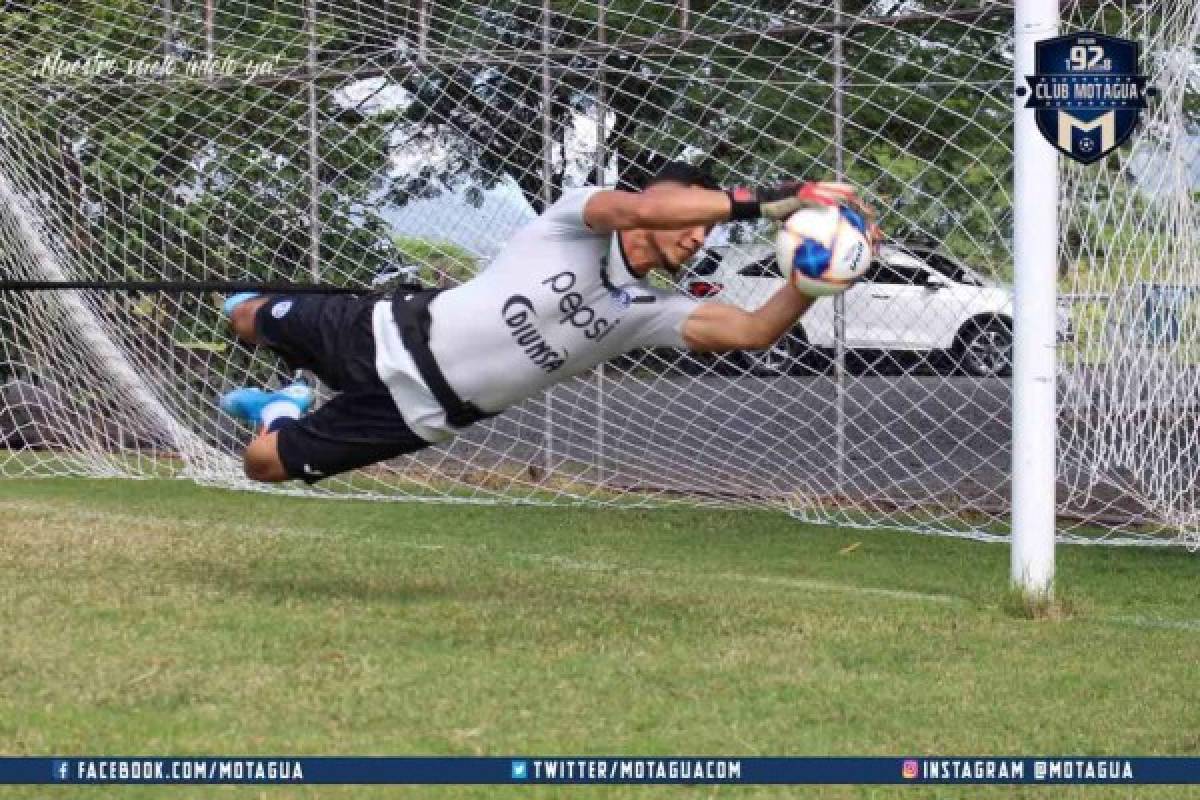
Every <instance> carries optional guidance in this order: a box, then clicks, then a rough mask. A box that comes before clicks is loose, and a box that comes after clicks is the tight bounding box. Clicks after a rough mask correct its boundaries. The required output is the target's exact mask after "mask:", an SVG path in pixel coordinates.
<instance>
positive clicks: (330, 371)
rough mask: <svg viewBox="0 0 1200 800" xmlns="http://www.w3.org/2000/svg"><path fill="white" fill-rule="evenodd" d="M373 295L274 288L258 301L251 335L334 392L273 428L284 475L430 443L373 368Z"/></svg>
mask: <svg viewBox="0 0 1200 800" xmlns="http://www.w3.org/2000/svg"><path fill="white" fill-rule="evenodd" d="M378 299H379V298H378V297H374V296H367V297H353V296H350V295H316V294H313V295H307V294H306V295H280V296H276V297H271V298H270V299H269V300H268V301H267V302H266V303H264V304H263V305H262V307H261V308H259V310H258V313H257V314H256V315H255V319H254V324H255V329H256V332H257V334H258V341H259V342H260V343H261V344H262V345H264V346H266V347H269V348H270V349H272V350H274V351H275V352H276V353H277V354H279V356H280V357H282V358H283V360H284V361H286V362H287V364H288V366H289V367H290V368H291V369H293V370H297V369H306V370H310V371H311V372H313V373H315V374H316V375H317V377H318V378H320V379H321V381H322V382H323V383H324V384H325V385H327V386H329V387H330V388H332V389H335V390H336V391H338V392H339V394H337V395H335V396H334V397H333V398H332V399H330V400H329V401H328V402H326V403H325V404H324V405H322V406H321V407H320V408H318V409H317V410H316V411H313V412H312V413H310V414H306V415H304V416H303V417H301V418H300V419H298V420H296V421H295V422H293V423H291V424H285V425H284V426H283V427H281V428H279V429H278V433H279V459H280V461H282V462H283V466H284V469H286V470H287V474H288V477H289V478H297V479H300V480H303V481H305V482H306V483H316V482H317V481H319V480H321V479H322V478H328V477H329V476H330V475H336V474H338V473H339V472H346V471H347V470H351V469H356V468H358V467H364V466H367V465H368V464H374V463H377V462H379V461H386V460H387V459H389V458H396V457H397V456H402V455H405V454H407V453H415V452H417V451H418V450H423V449H425V448H426V447H429V442H427V441H425V440H424V439H422V438H421V437H420V436H418V435H417V434H415V433H413V432H412V430H410V429H409V427H408V424H407V423H406V422H405V421H404V417H402V416H401V415H400V412H399V410H397V408H396V403H395V401H394V400H392V395H391V393H390V392H389V391H388V389H387V387H386V386H385V385H384V384H383V381H381V380H379V374H378V373H377V372H376V371H375V334H374V330H373V328H372V323H371V317H372V313H373V311H374V307H375V303H376V302H377V301H378Z"/></svg>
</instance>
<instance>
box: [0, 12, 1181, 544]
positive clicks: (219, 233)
mask: <svg viewBox="0 0 1200 800" xmlns="http://www.w3.org/2000/svg"><path fill="white" fill-rule="evenodd" d="M1061 5H1062V18H1063V22H1062V31H1063V32H1064V33H1067V32H1071V31H1074V30H1082V29H1091V30H1097V31H1100V32H1103V33H1107V34H1110V35H1115V36H1122V37H1127V38H1131V39H1134V40H1136V41H1137V42H1139V44H1140V45H1141V52H1142V64H1141V69H1142V71H1143V72H1144V73H1146V74H1147V75H1148V76H1149V82H1150V84H1152V85H1153V86H1154V87H1156V89H1157V90H1158V94H1157V96H1156V97H1155V98H1153V99H1152V101H1151V102H1150V107H1149V109H1148V110H1147V111H1146V113H1145V115H1144V117H1143V121H1142V124H1141V128H1140V131H1139V132H1138V134H1136V136H1135V137H1134V139H1133V143H1132V144H1131V145H1125V146H1123V147H1122V148H1120V149H1119V150H1118V151H1117V152H1116V153H1114V154H1113V155H1111V156H1110V157H1108V158H1107V159H1105V160H1103V161H1102V162H1100V163H1099V164H1096V165H1093V166H1087V167H1085V166H1082V165H1079V164H1075V163H1073V162H1069V161H1067V160H1065V159H1064V160H1063V162H1062V165H1061V173H1062V174H1061V197H1060V204H1059V206H1060V228H1061V231H1062V235H1061V241H1060V242H1059V248H1058V251H1059V292H1060V306H1061V308H1060V320H1059V326H1060V331H1059V332H1060V334H1061V341H1060V342H1059V344H1058V354H1059V412H1058V425H1057V431H1046V435H1047V436H1055V435H1056V436H1057V441H1058V452H1059V461H1058V466H1057V470H1058V473H1057V474H1058V485H1057V504H1058V510H1059V514H1060V517H1061V524H1060V528H1059V529H1060V531H1062V532H1063V535H1064V536H1068V537H1075V538H1079V539H1084V540H1088V541H1091V540H1096V539H1099V540H1103V541H1109V542H1141V543H1165V542H1169V543H1183V544H1190V545H1195V544H1197V543H1198V542H1200V538H1198V533H1197V532H1198V530H1200V518H1198V517H1200V514H1198V510H1197V485H1198V484H1200V463H1198V460H1200V446H1198V445H1200V424H1198V422H1200V416H1198V412H1200V317H1198V311H1197V309H1198V308H1200V301H1198V299H1197V287H1200V238H1198V231H1197V221H1198V219H1200V216H1198V214H1197V198H1198V197H1200V195H1198V192H1200V61H1198V54H1200V6H1197V5H1196V3H1195V2H1194V0H1156V1H1155V2H1132V1H1130V2H1124V1H1115V0H1062V3H1061ZM0 9H2V10H0V42H2V43H3V51H2V54H0V278H3V279H4V280H7V281H13V280H33V281H54V282H59V281H89V282H117V281H150V282H161V283H164V284H169V283H178V282H182V281H205V282H243V283H244V282H262V283H271V282H280V281H288V282H302V283H312V282H318V283H324V284H330V285H337V286H346V287H369V286H371V285H372V283H373V282H376V281H384V280H387V279H388V278H389V276H390V277H392V278H395V277H399V278H401V279H411V278H414V277H415V278H419V279H420V280H422V281H424V282H426V283H429V284H436V285H441V286H452V285H454V284H455V283H457V282H460V281H463V280H466V279H468V278H469V277H470V276H471V275H473V274H475V273H476V272H477V271H479V270H482V269H485V268H486V266H487V263H488V261H489V259H490V258H492V257H493V256H495V255H496V254H497V253H498V252H499V251H500V249H501V248H503V247H504V244H505V241H506V239H507V238H508V237H509V236H510V235H511V234H512V233H513V232H514V231H515V230H516V229H518V228H519V227H520V226H521V225H522V224H524V223H525V222H527V221H528V220H530V219H531V218H533V217H534V216H535V215H536V214H537V213H539V212H540V211H541V210H542V209H543V208H544V207H545V206H546V204H547V203H550V202H553V201H554V199H555V198H557V197H558V196H559V195H560V194H561V192H562V191H563V190H564V189H565V188H569V187H572V186H578V185H584V184H589V183H599V184H604V185H619V186H622V187H629V188H636V187H637V186H638V185H639V184H640V182H641V181H643V180H644V179H645V177H646V176H647V175H649V174H651V173H652V172H653V171H654V170H655V168H656V167H657V166H658V164H659V163H661V162H662V160H664V159H668V158H671V159H684V160H687V161H690V162H693V163H696V164H700V165H703V166H705V167H707V168H708V169H710V170H711V171H712V172H713V173H714V174H715V175H716V177H717V179H718V180H719V181H720V182H722V183H723V184H726V185H733V184H755V183H760V182H769V181H773V180H778V179H780V178H785V177H804V178H824V179H832V178H842V179H845V180H848V181H850V182H852V183H854V184H856V185H858V186H859V187H861V190H862V192H863V194H864V196H865V197H866V198H867V199H868V200H869V201H870V202H871V203H872V204H873V205H875V207H876V208H878V209H879V211H880V212H881V220H880V221H881V225H882V227H883V228H884V230H885V232H886V233H887V235H888V237H889V242H888V246H887V247H886V248H885V250H884V254H883V256H882V257H881V260H880V263H879V264H877V266H876V268H875V269H874V270H873V272H872V275H871V279H870V280H869V281H868V282H866V283H863V284H861V285H859V286H858V287H855V289H854V290H852V291H851V292H848V293H847V294H846V295H844V296H843V297H842V298H841V299H839V300H836V301H835V300H830V299H825V300H821V301H819V302H818V303H817V305H815V306H814V307H813V309H812V310H811V311H810V312H809V313H808V314H807V315H806V316H805V317H804V318H803V319H802V320H801V325H800V326H799V327H798V328H797V329H796V330H795V331H793V332H792V333H791V334H789V335H788V336H786V337H784V338H783V339H781V340H780V341H779V342H777V343H776V345H775V346H774V347H772V348H771V349H769V350H767V351H763V352H744V353H733V354H729V355H726V356H722V357H719V358H717V357H704V358H702V357H696V356H690V355H688V354H686V353H681V352H675V351H668V350H655V351H639V352H634V353H630V354H628V355H627V356H625V357H623V358H620V359H618V360H617V361H614V362H612V363H609V364H607V365H605V366H603V367H600V368H598V369H596V370H594V371H593V372H591V373H589V374H586V375H582V376H579V377H576V378H574V379H572V380H571V381H569V382H567V383H565V384H562V385H559V386H557V387H555V388H554V389H553V390H551V391H550V392H548V393H547V394H545V395H543V396H540V397H537V398H534V399H531V400H529V401H528V402H526V403H524V404H522V405H521V406H519V407H518V408H515V409H513V410H511V411H510V412H508V413H506V414H504V415H503V416H501V417H498V418H496V419H493V420H489V421H486V422H484V423H481V424H479V425H477V426H475V427H473V428H472V429H470V430H469V431H467V432H466V433H464V434H463V435H462V436H460V437H458V438H457V439H456V440H454V441H453V442H452V443H450V444H448V445H444V446H440V447H437V448H433V449H431V450H429V451H427V452H424V453H422V454H419V455H417V456H413V457H407V458H404V459H400V460H397V461H394V462H390V463H388V464H385V465H380V466H378V467H374V468H370V469H365V470H361V471H359V472H356V473H353V474H350V475H347V476H342V477H340V478H337V479H333V480H329V481H326V482H323V483H322V484H320V485H319V488H316V489H311V490H310V489H301V488H298V485H291V486H283V487H275V488H274V490H275V491H293V492H300V491H304V492H314V493H319V494H338V495H349V496H357V497H370V498H381V499H400V498H404V499H423V500H438V501H452V502H527V503H548V504H578V503H584V504H614V505H653V506H660V505H670V504H687V505H714V506H716V505H721V506H726V505H734V506H756V507H769V508H777V509H782V510H785V511H788V512H790V513H792V514H794V515H796V516H798V517H801V518H804V519H808V520H814V521H828V522H836V523H840V524H849V525H864V526H891V527H902V528H908V529H913V530H922V531H930V532H940V533H948V534H957V535H969V536H978V537H992V536H1001V535H1003V534H1004V531H1005V520H1006V515H1007V513H1008V503H1009V477H1010V458H1011V448H1010V438H1011V422H1010V419H1011V386H1010V380H1009V373H1010V368H1011V340H1012V329H1011V315H1012V292H1011V281H1012V276H1013V263H1012V261H1013V257H1012V216H1013V215H1012V209H1013V204H1014V197H1013V193H1012V150H1013V141H1012V137H1013V133H1012V130H1013V124H1012V120H1013V104H1014V100H1013V89H1014V86H1015V85H1023V84H1024V80H1023V76H1015V77H1014V75H1013V8H1012V3H1011V2H1009V1H1008V0H1001V1H998V2H993V1H991V0H988V1H986V2H985V1H983V0H928V1H926V0H841V2H837V1H836V0H820V2H817V0H737V1H736V2H730V1H728V0H672V1H671V2H654V0H578V1H575V0H570V1H568V0H482V2H472V3H466V2H462V3H460V2H453V1H452V0H395V1H392V0H372V2H363V0H290V1H289V0H276V2H271V3H247V2H244V1H242V0H159V2H157V3H147V2H141V1H140V0H139V1H138V2H134V1H133V0H109V1H108V2H104V3H97V2H40V3H33V2H23V1H22V0H16V1H15V2H13V1H12V0H10V2H8V3H5V4H3V6H0ZM1028 113H1032V112H1028ZM770 241H771V230H770V228H769V227H768V226H764V225H757V224H737V225H729V226H724V227H721V228H719V229H718V230H717V231H716V232H714V234H713V236H712V237H711V238H710V240H709V242H708V247H707V249H706V250H705V251H704V253H703V254H701V256H700V257H698V258H697V259H696V261H695V262H694V263H693V264H691V265H690V266H689V269H688V270H687V271H685V272H684V273H683V274H682V275H681V276H680V279H679V282H678V285H677V286H676V287H675V288H676V289H677V290H678V291H681V292H687V293H691V294H694V295H697V296H705V297H711V298H712V299H714V300H720V301H725V302H731V303H736V304H738V305H741V306H743V307H746V308H753V307H756V306H757V305H758V304H761V303H762V302H764V301H765V300H766V298H767V297H768V296H769V295H770V294H771V293H772V292H773V291H774V290H775V288H777V287H778V286H779V285H780V282H781V281H782V278H781V277H780V276H779V274H778V272H777V269H776V268H775V267H774V266H773V264H772V261H771V258H770ZM220 301H221V297H220V296H218V295H217V294H215V293H213V292H202V291H193V292H172V291H105V290H102V289H81V290H70V291H65V290H58V291H11V290H9V291H4V292H2V293H0V353H2V360H3V367H4V370H5V375H4V384H3V387H2V394H0V435H3V437H4V447H5V449H4V450H2V451H0V474H3V475H5V476H34V475H58V476H65V475H70V476H94V477H127V478H141V477H168V476H169V477H177V478H184V479H190V480H194V481H198V482H202V483H205V484H212V485H219V486H229V487H248V486H250V484H249V483H248V482H247V481H245V479H244V478H243V477H242V472H241V466H240V459H239V452H240V448H241V446H242V445H243V444H244V443H245V441H247V440H248V438H249V437H250V435H251V431H249V430H248V429H246V428H244V427H241V426H239V424H238V423H236V422H235V421H234V420H232V419H230V418H228V417H226V416H223V415H222V414H221V413H220V412H219V411H218V410H217V407H216V400H217V398H218V397H219V396H220V394H221V393H223V392H224V391H227V390H228V389H230V388H232V387H234V386H238V385H243V384H253V385H263V384H266V385H278V384H279V383H280V382H283V381H287V380H290V378H291V376H290V375H288V374H286V373H284V372H283V371H282V367H281V364H280V362H278V361H277V360H276V359H275V358H274V357H273V356H272V355H271V354H270V353H267V352H264V351H254V350H250V349H247V348H245V347H243V346H241V345H238V344H237V343H235V342H234V341H233V339H232V336H231V333H230V331H229V330H228V328H227V325H226V324H225V323H224V322H223V320H222V319H221V317H220V314H219V308H220Z"/></svg>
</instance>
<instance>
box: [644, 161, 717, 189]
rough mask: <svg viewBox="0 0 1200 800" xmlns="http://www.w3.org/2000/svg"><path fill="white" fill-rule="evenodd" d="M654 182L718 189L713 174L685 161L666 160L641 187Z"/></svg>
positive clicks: (647, 186)
mask: <svg viewBox="0 0 1200 800" xmlns="http://www.w3.org/2000/svg"><path fill="white" fill-rule="evenodd" d="M656 183H681V184H683V185H684V186H699V187H700V188H702V189H719V188H721V187H719V186H718V185H717V182H716V181H715V180H713V176H712V175H710V174H709V173H708V172H706V171H705V170H703V169H701V168H700V167H697V166H696V165H694V164H689V163H687V162H686V161H668V162H667V163H665V164H663V165H662V166H661V167H659V168H658V172H656V173H654V175H653V177H651V178H650V180H648V181H646V184H645V186H644V187H643V188H646V189H648V188H650V187H651V186H653V185H654V184H656Z"/></svg>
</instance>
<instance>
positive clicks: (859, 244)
mask: <svg viewBox="0 0 1200 800" xmlns="http://www.w3.org/2000/svg"><path fill="white" fill-rule="evenodd" d="M775 257H776V258H777V259H779V268H780V269H781V270H783V274H784V275H788V276H790V279H791V281H792V283H793V284H795V286H796V288H797V289H799V290H800V291H801V292H803V293H804V294H807V295H810V296H812V297H828V296H830V295H835V294H838V293H839V292H844V291H845V290H846V289H848V288H849V287H850V286H851V285H852V284H853V283H854V282H855V281H857V280H858V279H859V278H861V277H862V276H863V275H865V274H866V272H867V270H868V269H870V268H871V257H872V253H871V242H870V240H869V239H868V238H867V224H866V221H865V220H864V219H863V218H862V215H861V214H859V213H858V212H857V211H855V210H853V209H850V208H846V207H845V206H817V207H814V208H803V209H801V210H799V211H797V212H796V213H795V214H792V215H791V216H790V217H788V218H787V219H786V220H784V221H783V224H782V225H781V226H780V227H779V234H778V235H777V236H776V237H775Z"/></svg>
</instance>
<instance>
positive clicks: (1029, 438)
mask: <svg viewBox="0 0 1200 800" xmlns="http://www.w3.org/2000/svg"><path fill="white" fill-rule="evenodd" d="M1014 11H1015V26H1014V27H1015V33H1016V38H1015V56H1016V58H1015V63H1014V69H1015V74H1014V75H1013V83H1014V88H1021V89H1024V88H1025V76H1027V75H1032V74H1034V72H1035V58H1034V44H1035V43H1036V42H1037V41H1038V40H1040V39H1046V38H1049V37H1053V36H1056V35H1057V34H1058V23H1059V6H1058V0H1017V3H1016V7H1015V10H1014ZM1014 95H1015V93H1014ZM1024 105H1025V99H1024V97H1022V96H1015V100H1014V113H1015V115H1016V119H1015V121H1014V142H1013V168H1014V180H1013V183H1014V185H1013V212H1014V224H1013V240H1014V241H1013V245H1014V247H1013V258H1014V259H1015V263H1014V270H1013V271H1014V277H1015V281H1014V282H1015V287H1014V297H1013V326H1014V328H1013V333H1014V342H1013V356H1014V361H1013V380H1012V423H1013V424H1012V437H1013V440H1012V559H1011V568H1012V574H1011V578H1012V582H1013V584H1014V586H1016V587H1018V588H1019V589H1020V590H1021V591H1022V592H1023V593H1024V594H1025V595H1026V597H1029V598H1031V599H1036V598H1048V597H1049V596H1050V593H1051V591H1052V589H1053V580H1054V510H1055V509H1054V495H1055V463H1054V460H1055V431H1056V424H1055V396H1054V395H1055V388H1056V381H1055V368H1056V366H1057V364H1056V356H1055V352H1054V334H1055V301H1056V298H1055V292H1056V288H1057V287H1056V285H1055V279H1056V275H1057V263H1058V153H1057V152H1056V151H1055V150H1054V148H1053V147H1051V146H1050V144H1049V143H1048V142H1046V141H1045V140H1044V139H1043V138H1042V137H1041V135H1040V134H1039V133H1038V130H1037V126H1036V123H1035V120H1034V112H1033V111H1031V110H1028V109H1025V108H1024Z"/></svg>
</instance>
